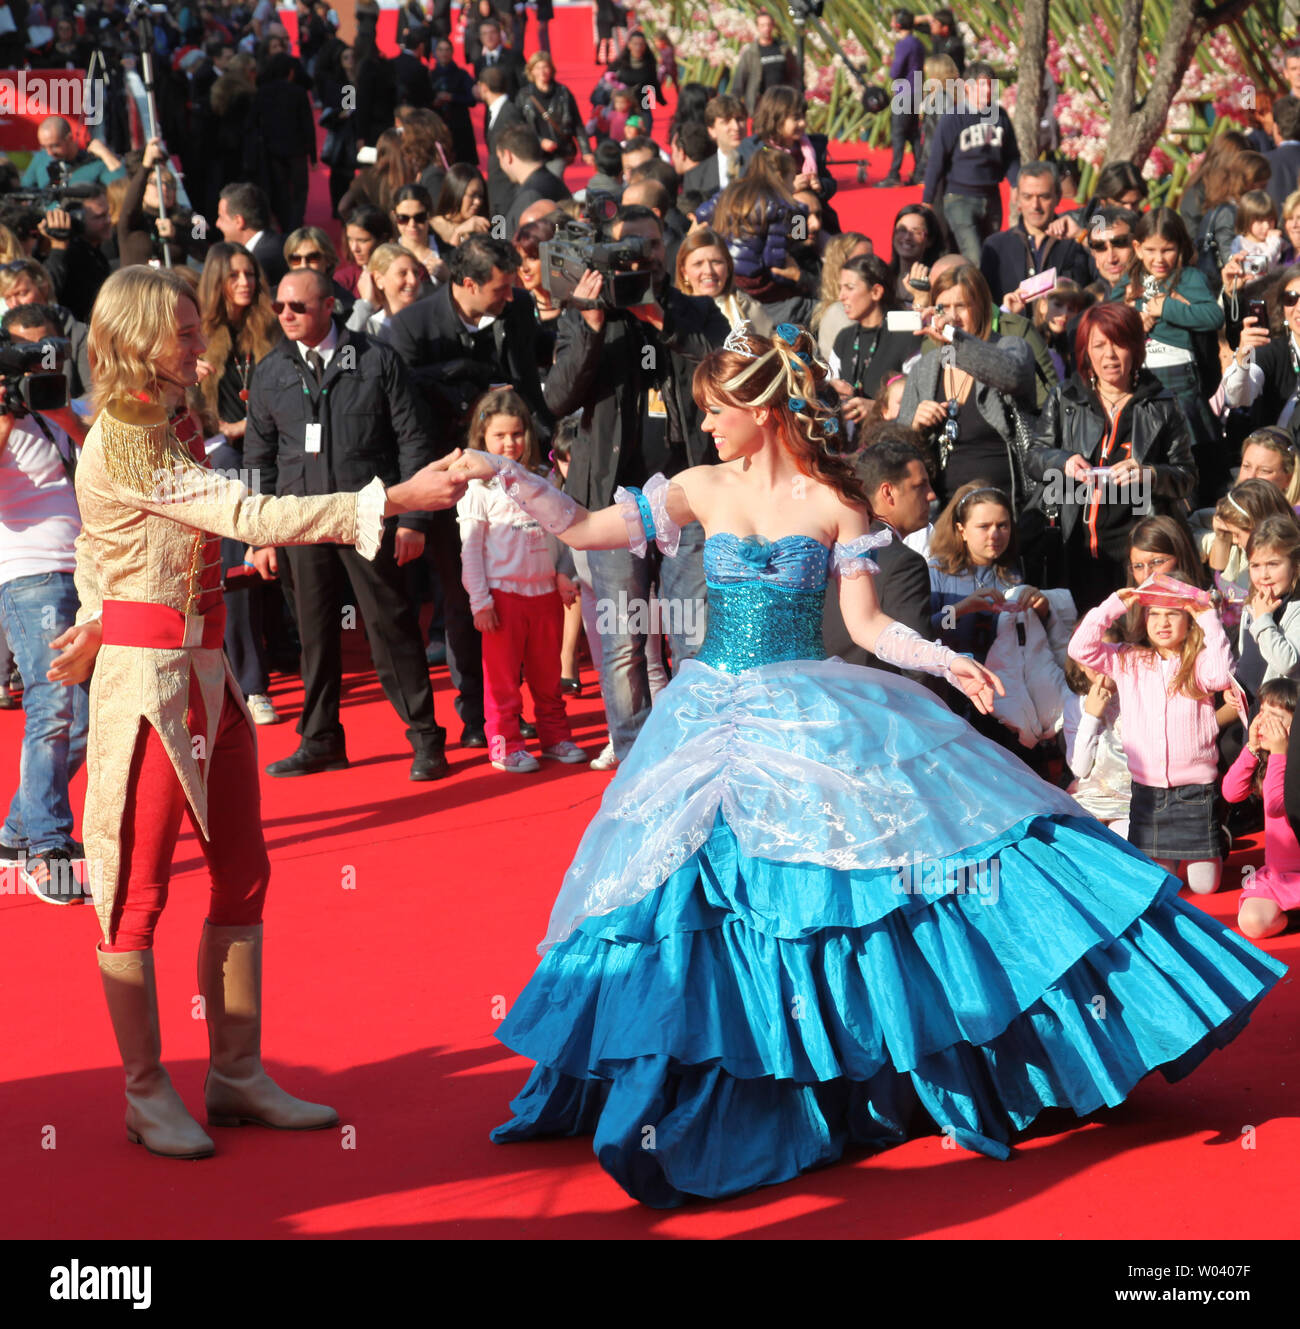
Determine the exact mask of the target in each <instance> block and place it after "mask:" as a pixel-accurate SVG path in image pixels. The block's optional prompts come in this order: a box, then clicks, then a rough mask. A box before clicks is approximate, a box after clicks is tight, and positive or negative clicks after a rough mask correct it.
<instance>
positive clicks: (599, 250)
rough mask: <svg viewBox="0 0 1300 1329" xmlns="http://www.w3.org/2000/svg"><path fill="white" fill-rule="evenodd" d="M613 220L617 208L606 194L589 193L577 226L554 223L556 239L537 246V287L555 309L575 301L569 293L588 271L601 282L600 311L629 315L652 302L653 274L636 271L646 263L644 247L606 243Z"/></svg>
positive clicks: (636, 242) (631, 241) (636, 240)
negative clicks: (539, 273)
mask: <svg viewBox="0 0 1300 1329" xmlns="http://www.w3.org/2000/svg"><path fill="white" fill-rule="evenodd" d="M617 216H618V203H617V202H616V201H615V200H614V198H613V196H612V195H610V194H602V193H599V192H596V193H590V194H588V196H587V200H586V202H585V203H583V205H582V220H581V221H575V220H573V219H572V218H569V217H564V218H561V219H558V220H557V223H556V228H555V238H554V239H552V240H543V241H542V243H541V244H540V245H539V246H538V254H539V257H540V258H541V261H542V285H543V287H545V289H546V291H547V293H548V294H549V295H550V297H551V299H552V300H554V301H555V302H556V303H557V304H567V305H571V304H575V303H577V304H583V303H585V302H583V301H576V302H575V301H574V299H573V289H574V287H575V286H577V284H578V282H579V281H581V280H582V274H583V273H584V272H586V271H587V269H588V268H590V269H591V270H592V271H593V272H599V273H600V275H601V276H602V277H604V279H605V280H604V282H603V283H602V284H601V288H600V300H599V302H598V303H599V304H600V306H601V307H602V308H605V309H631V308H632V307H633V306H635V305H644V304H649V303H650V302H651V301H652V300H653V299H654V287H653V283H654V274H653V273H651V272H649V271H640V272H638V271H635V268H636V265H637V264H639V263H645V262H646V260H647V259H648V258H649V257H650V254H649V249H650V246H649V242H648V241H646V240H644V239H642V238H641V237H640V236H628V237H627V238H626V239H624V240H610V239H608V238H607V237H608V233H609V226H610V223H611V222H613V220H614V219H615V218H616V217H617Z"/></svg>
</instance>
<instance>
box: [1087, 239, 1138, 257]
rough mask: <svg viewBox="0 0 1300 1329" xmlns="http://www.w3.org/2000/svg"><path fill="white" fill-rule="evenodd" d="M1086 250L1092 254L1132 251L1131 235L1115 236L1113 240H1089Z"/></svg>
mask: <svg viewBox="0 0 1300 1329" xmlns="http://www.w3.org/2000/svg"><path fill="white" fill-rule="evenodd" d="M1088 248H1089V249H1091V250H1092V252H1093V253H1094V254H1108V253H1110V251H1111V250H1112V249H1132V248H1133V237H1132V236H1131V235H1117V236H1116V237H1115V238H1114V239H1113V240H1089V241H1088Z"/></svg>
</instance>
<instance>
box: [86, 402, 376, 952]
mask: <svg viewBox="0 0 1300 1329" xmlns="http://www.w3.org/2000/svg"><path fill="white" fill-rule="evenodd" d="M76 486H77V502H78V505H79V506H80V509H81V535H80V536H79V537H78V539H77V572H76V582H77V592H78V595H79V597H80V600H81V609H80V612H79V613H78V616H77V621H78V623H85V622H88V621H90V620H92V619H95V618H98V617H99V616H100V613H101V609H102V604H103V601H104V600H133V601H144V602H149V603H153V604H161V605H166V606H168V607H169V608H171V609H175V610H177V611H179V612H180V613H181V614H185V615H187V631H186V636H187V638H192V639H193V640H195V641H198V640H199V637H200V633H201V627H202V620H201V619H199V618H198V617H197V616H195V614H194V610H195V606H196V604H197V603H198V597H199V594H200V589H201V585H202V583H204V581H205V580H206V582H207V583H208V584H209V585H211V584H212V582H213V576H214V574H213V572H212V563H213V560H217V559H218V558H219V544H218V542H217V541H215V540H212V539H211V537H212V536H225V537H228V538H230V539H234V540H238V541H240V542H242V543H246V544H250V545H301V544H316V543H336V544H350V545H354V546H355V547H356V548H357V550H358V551H359V552H360V553H361V554H362V555H364V556H365V557H366V558H374V557H375V555H376V554H377V553H378V551H379V547H380V543H381V540H382V538H383V514H384V503H385V496H384V488H383V485H382V484H381V483H380V482H379V481H378V480H375V481H373V482H372V483H371V484H370V485H367V486H366V488H365V489H363V490H361V491H360V493H351V494H327V495H324V496H322V497H314V498H297V497H283V498H271V497H263V496H260V495H256V494H252V493H250V492H249V490H248V489H247V488H246V487H245V486H244V485H243V484H241V483H239V482H238V481H237V480H233V479H230V478H228V477H223V476H222V475H221V474H220V473H218V472H215V471H212V470H209V469H206V468H205V467H203V466H202V465H200V464H198V463H196V462H195V461H194V459H193V457H192V456H191V455H190V453H189V451H188V449H186V448H185V447H184V446H183V445H182V444H180V443H179V442H178V441H177V439H176V435H175V433H174V432H173V430H172V429H171V427H170V424H169V422H168V421H167V419H166V415H165V412H164V411H163V410H162V409H161V408H159V407H155V406H152V405H151V404H149V403H140V402H134V401H124V400H122V399H115V401H114V402H113V403H111V404H110V406H109V408H108V409H107V410H105V411H104V412H102V413H101V414H100V416H99V418H98V419H97V420H96V422H95V424H94V425H93V426H92V427H91V430H90V432H89V434H88V435H87V437H86V442H85V446H84V448H83V450H82V455H81V460H80V462H79V463H78V465H77V474H76ZM216 584H217V585H219V582H217V583H216ZM211 598H212V597H211V592H210V591H209V592H208V596H207V599H208V600H209V601H210V600H211ZM191 680H193V681H194V682H195V683H196V684H197V687H196V688H195V697H196V700H197V705H196V707H195V713H196V715H197V716H198V717H199V723H198V725H197V726H196V731H195V732H191V730H190V726H189V715H190V703H191ZM227 690H228V691H229V692H230V694H231V698H232V700H233V701H234V702H235V704H237V705H238V706H239V707H240V708H241V709H242V710H243V712H244V718H245V721H246V723H248V724H249V726H250V727H251V726H252V718H251V716H249V714H248V709H247V707H246V706H245V705H244V701H243V697H242V695H241V693H240V690H239V687H238V685H237V684H236V682H235V680H234V676H233V675H232V674H231V672H230V667H229V665H228V664H227V662H226V657H225V653H224V651H223V650H222V649H221V648H220V647H219V646H218V647H216V648H215V649H209V648H204V647H203V646H200V645H194V646H187V647H185V648H183V649H176V650H170V649H155V648H152V647H140V646H121V645H116V646H114V645H104V646H101V647H100V650H99V654H98V656H97V658H96V661H95V669H94V674H93V677H92V679H91V685H90V730H89V734H88V737H87V747H86V775H87V784H86V807H85V815H84V816H83V818H82V835H83V839H84V842H85V846H86V864H87V873H88V877H89V883H90V888H91V892H92V894H93V896H94V900H95V908H96V912H97V913H98V915H99V922H100V926H101V928H102V929H103V932H104V937H105V939H106V940H107V939H108V938H109V927H110V924H111V920H112V917H113V907H114V904H115V902H116V900H117V893H118V889H119V887H120V885H121V883H120V882H119V880H118V877H119V867H120V860H121V832H122V816H123V812H124V809H125V806H126V796H127V786H128V779H129V775H130V769H131V760H132V756H133V754H134V751H135V747H136V740H137V738H138V736H139V733H140V726H141V724H149V725H152V726H153V727H154V729H156V730H157V732H158V735H159V737H160V738H161V739H162V743H163V747H164V748H165V749H166V752H167V754H168V756H169V757H170V758H171V762H172V765H173V767H174V768H175V770H176V776H177V779H178V780H179V781H180V783H181V787H182V788H183V789H184V791H185V797H186V800H187V801H188V803H189V806H190V808H191V809H192V810H193V813H194V818H195V821H196V822H197V824H198V826H199V828H200V830H201V831H202V833H203V835H204V837H205V838H206V837H207V834H208V801H207V773H208V762H207V760H206V757H207V755H208V754H209V753H210V752H211V751H212V749H213V745H214V743H215V741H216V737H217V727H218V725H219V723H220V720H221V709H222V705H223V701H224V696H225V693H226V691H227ZM252 775H253V778H257V772H256V770H254V771H253V772H252Z"/></svg>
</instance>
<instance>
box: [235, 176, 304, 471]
mask: <svg viewBox="0 0 1300 1329" xmlns="http://www.w3.org/2000/svg"><path fill="white" fill-rule="evenodd" d="M270 227H271V205H270V202H269V201H268V200H267V197H266V191H265V190H263V189H260V188H259V187H258V186H257V185H251V184H247V183H242V182H241V183H236V184H231V185H227V186H226V187H225V188H224V189H223V190H222V191H221V194H220V197H219V199H218V202H217V229H218V230H219V231H220V232H221V236H222V239H224V240H225V241H226V242H227V243H229V244H232V245H243V246H244V248H245V249H247V250H248V252H249V253H250V254H252V256H253V257H254V258H255V259H256V260H257V263H258V266H259V267H260V268H261V269H262V271H263V272H264V273H265V274H266V280H267V284H268V285H269V286H271V287H275V286H276V285H277V284H278V283H279V281H280V278H281V277H283V276H284V274H285V273H286V272H288V271H289V265H288V264H287V263H286V262H285V258H284V236H282V235H281V234H280V233H279V232H278V231H273V230H271V229H270ZM323 492H324V491H323Z"/></svg>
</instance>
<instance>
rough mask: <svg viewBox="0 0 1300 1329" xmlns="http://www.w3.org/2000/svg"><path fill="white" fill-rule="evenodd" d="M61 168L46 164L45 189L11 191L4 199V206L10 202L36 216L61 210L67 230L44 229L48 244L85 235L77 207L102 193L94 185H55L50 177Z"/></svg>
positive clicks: (83, 219) (83, 216) (82, 216)
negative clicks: (47, 175) (65, 215)
mask: <svg viewBox="0 0 1300 1329" xmlns="http://www.w3.org/2000/svg"><path fill="white" fill-rule="evenodd" d="M63 165H64V163H62V162H51V163H50V175H51V177H52V179H51V182H50V184H49V186H48V187H47V188H45V189H13V190H10V192H9V193H8V194H6V195H5V199H6V201H7V202H12V203H13V204H14V205H16V206H23V207H29V208H32V209H34V210H35V211H36V212H37V213H40V214H44V213H47V212H49V211H50V210H51V209H53V208H61V209H62V210H63V211H64V212H66V213H67V214H68V224H67V226H58V227H52V226H49V225H47V226H46V228H45V234H46V235H48V236H49V237H50V239H51V240H73V239H76V238H77V237H78V236H81V235H85V233H86V211H85V209H84V208H83V207H82V206H81V204H82V203H83V202H84V200H86V199H88V198H96V197H97V196H98V195H100V194H102V193H103V192H104V186H103V185H97V184H94V183H87V184H80V185H66V184H62V183H59V182H58V181H57V180H56V179H54V178H53V177H54V176H55V175H56V172H58V170H59V168H60V167H62V166H63Z"/></svg>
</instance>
